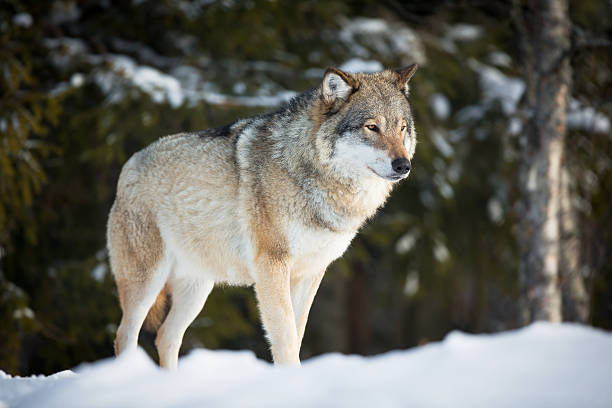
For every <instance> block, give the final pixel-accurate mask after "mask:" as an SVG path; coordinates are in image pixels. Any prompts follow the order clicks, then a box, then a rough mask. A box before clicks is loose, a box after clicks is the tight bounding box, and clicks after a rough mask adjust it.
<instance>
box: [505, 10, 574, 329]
mask: <svg viewBox="0 0 612 408" xmlns="http://www.w3.org/2000/svg"><path fill="white" fill-rule="evenodd" d="M515 6H516V7H515V13H516V16H517V22H518V28H519V30H520V37H521V38H520V39H521V43H522V46H523V51H524V61H523V66H524V68H525V77H526V80H527V94H526V103H527V115H528V120H527V129H526V139H525V140H524V143H523V145H522V154H521V165H520V185H521V199H520V201H521V207H520V208H521V214H520V215H521V223H520V230H519V237H518V238H519V248H520V280H521V282H520V287H521V296H522V301H523V305H524V310H523V312H524V320H525V322H531V321H534V320H548V321H554V322H558V321H561V319H562V313H561V305H562V301H561V298H562V297H561V281H560V262H561V260H562V257H561V253H560V252H561V251H560V250H561V245H560V244H561V229H560V225H559V219H560V218H559V214H560V210H561V173H562V167H561V163H562V156H563V150H564V140H565V135H566V130H567V129H566V114H567V104H568V98H569V89H570V76H571V68H570V64H569V53H568V50H569V47H570V39H569V19H568V9H567V8H568V5H567V1H566V0H530V1H527V2H525V3H523V4H519V2H517V3H516V4H515Z"/></svg>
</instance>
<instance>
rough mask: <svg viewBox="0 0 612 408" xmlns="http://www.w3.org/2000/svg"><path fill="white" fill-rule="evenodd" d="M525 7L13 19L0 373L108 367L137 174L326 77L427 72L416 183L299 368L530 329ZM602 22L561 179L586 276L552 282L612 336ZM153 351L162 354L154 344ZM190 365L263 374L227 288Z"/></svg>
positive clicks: (0, 34)
mask: <svg viewBox="0 0 612 408" xmlns="http://www.w3.org/2000/svg"><path fill="white" fill-rule="evenodd" d="M526 7H527V6H526V5H525V4H523V2H520V1H515V2H508V1H499V0H493V1H484V0H464V1H446V0H428V1H400V0H382V1H374V0H371V1H369V0H363V1H337V0H331V1H274V0H249V1H233V0H217V1H215V0H195V1H187V0H157V1H153V0H116V1H114V0H90V1H70V0H49V1H38V0H30V1H17V0H1V1H0V89H1V92H0V369H2V370H5V371H7V372H9V373H12V374H20V375H27V374H39V373H45V374H48V373H52V372H56V371H58V370H63V369H67V368H71V367H73V366H75V365H77V364H79V363H80V362H83V361H93V360H97V359H100V358H104V357H108V356H111V355H113V347H112V342H113V339H114V336H115V331H116V329H117V325H118V323H119V320H120V309H119V303H118V299H117V293H116V289H115V286H114V282H113V279H112V276H111V274H110V271H109V267H108V259H107V251H106V249H105V245H106V242H105V239H106V237H105V227H106V217H107V215H108V211H109V209H110V206H111V204H112V201H113V199H114V193H115V187H116V182H117V179H118V175H119V172H120V169H121V166H122V165H123V163H124V162H125V161H126V160H127V159H128V158H129V157H130V155H132V154H133V153H134V152H136V151H138V150H140V149H142V148H143V147H144V146H146V145H147V144H149V143H151V142H153V141H154V140H156V139H157V138H159V137H161V136H164V135H167V134H171V133H176V132H180V131H185V130H199V129H204V128H207V127H215V126H220V125H223V124H226V123H229V122H231V121H233V120H235V119H236V118H238V117H243V116H251V115H254V114H257V113H262V112H268V111H271V110H274V109H276V108H277V107H278V106H280V105H281V104H282V103H283V102H285V101H287V100H288V99H289V98H290V97H291V96H293V95H294V94H295V93H297V92H301V91H304V90H306V89H308V88H310V87H314V86H317V85H318V84H319V81H320V80H321V78H322V75H323V72H324V70H325V68H326V67H328V66H336V67H340V68H341V69H344V70H347V71H353V72H371V71H379V70H381V69H383V68H397V67H402V66H405V65H408V64H410V63H413V62H416V63H418V64H419V66H420V69H419V70H418V72H417V73H416V75H415V77H414V78H413V80H412V82H411V84H412V85H411V95H412V96H411V102H412V105H413V110H414V116H415V123H416V127H417V132H418V134H419V145H418V147H417V152H416V156H415V158H414V161H413V172H412V174H411V176H410V177H409V178H408V180H406V181H404V182H402V183H401V184H400V186H399V187H398V188H397V189H396V190H395V191H394V193H393V195H392V196H391V199H390V201H389V202H388V203H387V205H386V206H385V207H384V209H383V210H382V211H380V213H379V214H378V215H377V216H376V218H374V219H373V220H372V221H371V222H369V223H368V224H367V225H366V226H365V228H364V229H363V231H362V233H361V234H360V235H358V237H357V238H356V239H355V241H354V242H353V244H352V245H351V247H350V248H349V250H348V251H347V253H346V254H345V256H344V257H343V258H341V259H340V260H338V261H336V262H335V263H334V264H332V265H331V266H330V268H329V269H328V272H327V274H326V276H325V279H324V281H323V284H322V286H321V289H320V290H319V293H318V295H317V297H316V298H315V302H314V305H313V309H312V312H311V314H310V319H309V322H308V326H307V329H306V336H305V339H304V344H303V347H302V358H308V357H310V356H314V355H317V354H321V353H326V352H332V351H338V352H343V353H358V354H364V355H368V354H375V353H381V352H384V351H387V350H391V349H398V348H408V347H413V346H416V345H419V344H423V343H426V342H430V341H435V340H440V339H441V338H443V337H444V335H445V334H446V333H448V332H449V331H451V330H455V329H458V330H463V331H466V332H470V333H481V332H497V331H502V330H507V329H512V328H516V327H519V326H521V325H522V324H524V323H525V319H524V318H523V313H522V311H521V306H520V305H521V302H520V298H521V293H522V291H521V288H520V283H519V282H520V279H519V264H520V251H519V247H520V245H519V243H520V237H521V228H522V227H521V225H523V224H521V222H520V217H521V213H522V210H521V208H520V205H519V204H520V203H521V197H520V195H521V194H522V193H521V191H522V189H521V181H520V180H521V179H520V177H519V173H520V171H519V170H520V166H521V160H524V157H523V156H524V151H525V149H524V146H525V142H524V138H525V120H526V119H525V118H526V116H528V115H529V111H528V110H527V109H526V108H525V104H526V97H525V96H524V95H525V94H527V93H529V86H528V85H527V84H529V81H527V80H526V79H525V75H526V74H525V72H528V70H527V71H526V70H525V64H526V62H525V61H527V60H526V59H525V57H524V55H523V54H524V53H523V51H522V50H521V43H522V42H523V43H524V42H525V41H524V40H525V37H521V35H524V33H523V34H521V22H520V21H521V20H520V19H518V20H517V18H518V17H517V15H518V14H520V13H518V14H517V10H518V11H521V10H522V11H525V9H526ZM611 16H612V2H611V1H609V0H608V1H603V0H581V1H571V2H570V4H569V19H570V21H571V29H570V40H571V48H570V49H569V50H568V53H567V54H566V55H564V57H566V58H569V60H570V64H571V70H572V75H571V95H570V96H569V98H568V107H567V126H568V128H567V130H568V131H567V135H566V136H565V155H564V158H563V166H564V169H566V171H567V174H569V178H568V181H567V184H566V187H567V191H566V193H567V198H568V200H567V205H566V206H565V207H564V208H565V210H566V211H567V212H568V214H571V216H572V220H573V221H572V223H571V227H570V230H569V232H568V234H569V235H568V236H569V239H571V240H572V242H573V246H572V248H573V249H572V251H573V254H574V256H573V258H572V262H573V263H572V271H573V272H572V275H571V276H569V275H568V276H562V277H561V278H560V279H559V290H560V291H562V295H563V306H564V309H563V319H564V320H574V321H581V322H584V323H586V324H590V325H594V326H598V327H602V328H605V329H608V330H610V329H612V253H611V251H612V245H611V244H612V205H611V204H610V199H611V198H612V143H611V142H612V140H611V139H612V137H611V130H610V118H612V73H611V69H610V67H612V52H610V51H611V47H610V40H611V37H612V19H611V18H610V17H611ZM519 17H520V16H519ZM522 23H524V24H526V25H529V24H532V23H530V20H529V19H526V20H525V21H523V22H522ZM523 28H524V27H523ZM528 28H529V27H528ZM536 28H537V27H536ZM521 38H522V41H521ZM527 42H529V41H527ZM523 45H524V44H523ZM537 52H539V50H536V53H537ZM526 91H527V92H526ZM577 308H578V309H579V310H578V312H576V309H577ZM141 339H142V341H141V344H143V345H145V347H146V348H147V349H148V350H149V351H150V352H151V351H152V350H153V349H152V347H151V346H152V339H151V338H150V336H147V335H146V334H143V335H142V336H141ZM194 347H206V348H211V349H217V348H224V349H251V350H254V351H255V352H256V353H257V355H258V356H259V357H261V358H264V359H268V360H269V359H270V357H269V352H268V350H267V345H266V343H265V340H264V336H263V331H262V329H261V326H260V322H259V316H258V313H257V307H256V303H255V299H254V296H253V291H252V289H250V288H235V287H220V288H216V289H215V290H214V291H213V294H212V295H211V296H210V298H209V300H208V302H207V304H206V307H205V308H204V311H203V312H202V313H201V314H200V316H199V317H198V318H197V320H196V321H195V322H194V323H193V325H192V326H191V328H190V329H189V330H188V331H187V334H186V336H185V340H184V342H183V348H182V352H183V353H185V352H188V351H189V350H190V349H192V348H194ZM152 355H153V356H154V353H153V354H152ZM154 358H155V357H154Z"/></svg>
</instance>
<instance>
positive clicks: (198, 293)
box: [155, 278, 214, 370]
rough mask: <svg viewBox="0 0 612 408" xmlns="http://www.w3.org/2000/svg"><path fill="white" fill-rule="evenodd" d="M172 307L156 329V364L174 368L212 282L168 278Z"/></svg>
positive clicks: (211, 287) (210, 289)
mask: <svg viewBox="0 0 612 408" xmlns="http://www.w3.org/2000/svg"><path fill="white" fill-rule="evenodd" d="M168 286H169V289H170V296H171V298H172V306H171V307H170V313H168V316H167V317H166V320H165V321H164V324H163V325H162V326H161V328H160V329H159V331H158V332H157V338H156V339H155V345H156V346H157V353H158V354H159V365H160V366H162V367H163V368H167V369H170V370H175V369H176V367H177V365H178V354H179V350H180V348H181V343H182V342H183V335H184V334H185V331H186V330H187V328H188V327H189V325H190V324H191V322H193V320H194V319H195V318H196V317H197V316H198V314H199V313H200V311H201V310H202V307H204V303H205V302H206V298H208V295H209V294H210V292H211V291H212V289H213V286H214V281H212V280H210V281H192V280H190V279H178V278H174V279H173V278H171V279H170V280H169V281H168Z"/></svg>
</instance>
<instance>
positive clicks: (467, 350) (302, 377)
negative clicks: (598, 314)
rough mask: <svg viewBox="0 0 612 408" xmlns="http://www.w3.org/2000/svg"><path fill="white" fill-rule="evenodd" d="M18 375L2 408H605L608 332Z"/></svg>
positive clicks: (225, 355)
mask: <svg viewBox="0 0 612 408" xmlns="http://www.w3.org/2000/svg"><path fill="white" fill-rule="evenodd" d="M75 371H76V374H72V373H71V372H62V373H58V374H55V375H53V376H49V377H30V378H16V377H10V376H8V375H6V374H4V373H2V372H0V406H3V405H7V406H11V407H12V406H18V407H42V406H44V407H51V408H52V407H82V406H87V407H112V406H121V407H140V406H154V407H170V406H172V407H202V406H212V407H221V406H222V407H228V406H229V407H242V406H265V407H288V406H291V407H296V406H297V407H302V406H309V407H310V406H341V407H344V406H346V407H372V406H384V407H400V406H426V407H449V406H452V407H462V406H465V407H492V406H495V407H610V406H612V383H611V382H610V378H612V334H610V333H605V332H602V331H599V330H596V329H592V328H588V327H584V326H580V325H573V324H562V325H555V324H548V323H537V324H533V325H531V326H529V327H527V328H524V329H521V330H516V331H512V332H506V333H501V334H494V335H468V334H464V333H460V332H453V333H451V334H449V335H448V336H447V337H446V339H445V340H444V341H442V342H440V343H432V344H429V345H426V346H422V347H417V348H414V349H411V350H407V351H394V352H390V353H386V354H383V355H379V356H376V357H359V356H345V355H340V354H327V355H324V356H321V357H317V358H313V359H310V360H308V361H306V362H304V364H303V367H302V368H301V369H298V368H293V367H273V366H271V365H270V364H268V363H266V362H264V361H261V360H258V359H256V358H255V356H254V355H253V354H252V353H251V352H245V351H241V352H231V351H208V350H196V351H194V352H192V353H190V354H189V355H188V356H186V357H184V358H182V359H181V361H180V363H179V370H178V371H177V372H175V373H168V372H165V371H163V370H160V369H159V368H157V367H156V365H155V364H154V363H153V362H152V361H151V360H150V359H149V357H148V356H147V355H146V354H145V353H144V352H143V351H142V350H135V351H134V352H131V353H127V354H124V355H122V356H121V357H119V358H117V359H108V360H104V361H100V362H97V363H93V364H85V365H82V366H80V367H78V368H77V369H76V370H75Z"/></svg>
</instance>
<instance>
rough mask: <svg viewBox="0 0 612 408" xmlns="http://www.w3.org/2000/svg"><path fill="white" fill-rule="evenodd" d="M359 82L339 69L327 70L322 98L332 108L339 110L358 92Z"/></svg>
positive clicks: (322, 88)
mask: <svg viewBox="0 0 612 408" xmlns="http://www.w3.org/2000/svg"><path fill="white" fill-rule="evenodd" d="M357 85H358V84H357V80H355V78H353V77H352V76H351V74H348V73H346V72H343V71H340V70H339V69H337V68H327V71H325V75H324V76H323V85H322V87H321V97H322V98H323V102H324V103H325V104H326V105H327V106H329V107H330V108H338V107H339V106H340V105H342V104H343V103H344V102H346V100H347V99H348V97H349V96H350V95H351V94H352V93H353V92H355V90H357Z"/></svg>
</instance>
